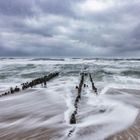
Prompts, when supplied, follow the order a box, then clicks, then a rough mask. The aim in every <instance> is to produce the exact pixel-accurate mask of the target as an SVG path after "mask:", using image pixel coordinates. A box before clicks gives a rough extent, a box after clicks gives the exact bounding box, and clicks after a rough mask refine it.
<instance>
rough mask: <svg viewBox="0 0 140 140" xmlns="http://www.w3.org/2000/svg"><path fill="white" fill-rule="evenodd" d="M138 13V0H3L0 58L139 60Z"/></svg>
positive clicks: (0, 3) (0, 11)
mask: <svg viewBox="0 0 140 140" xmlns="http://www.w3.org/2000/svg"><path fill="white" fill-rule="evenodd" d="M92 5H93V7H92ZM139 13H140V2H139V1H138V0H133V1H132V0H124V1H121V0H107V1H104V0H98V1H97V0H30V1H29V0H24V1H23V0H14V1H11V0H1V1H0V18H1V20H0V49H1V51H0V56H92V57H110V56H121V57H123V56H124V57H127V56H130V57H136V56H137V57H138V56H140V41H139V40H140V22H139V18H140V15H139Z"/></svg>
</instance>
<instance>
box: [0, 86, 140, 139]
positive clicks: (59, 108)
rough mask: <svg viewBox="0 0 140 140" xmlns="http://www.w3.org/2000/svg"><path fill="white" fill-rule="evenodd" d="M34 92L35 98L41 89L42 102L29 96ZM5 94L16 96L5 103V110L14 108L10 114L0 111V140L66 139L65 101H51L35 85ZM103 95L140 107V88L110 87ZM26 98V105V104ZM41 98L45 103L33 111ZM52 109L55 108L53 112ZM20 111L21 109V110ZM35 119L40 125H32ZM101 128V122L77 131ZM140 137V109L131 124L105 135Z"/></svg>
mask: <svg viewBox="0 0 140 140" xmlns="http://www.w3.org/2000/svg"><path fill="white" fill-rule="evenodd" d="M32 92H33V93H32ZM34 92H37V95H35V98H36V97H39V94H40V93H39V92H41V94H42V97H39V98H41V102H40V100H39V101H38V100H36V99H35V98H32V97H33V96H34ZM38 93H39V94H38ZM112 93H113V94H112ZM27 94H29V99H27V100H26V99H25V100H22V97H20V96H23V99H24V96H27ZM8 96H9V97H8ZM8 96H7V97H8V100H11V99H10V98H11V97H12V98H14V97H16V98H17V99H16V100H14V99H13V101H14V102H15V103H12V104H11V103H9V105H8V106H9V108H8V109H7V111H10V108H11V110H13V111H12V112H11V115H9V114H10V113H8V112H6V111H4V115H3V114H1V115H0V123H1V125H0V140H56V139H60V140H61V139H62V138H63V139H68V137H65V138H64V136H65V134H66V133H67V132H68V130H69V126H68V125H67V124H65V123H66V122H65V120H64V119H62V118H63V116H64V112H65V111H66V108H65V107H63V105H64V103H65V102H63V101H60V99H58V100H56V101H55V102H53V101H52V102H53V103H52V102H51V101H50V100H51V99H50V97H49V96H48V97H46V95H45V94H44V90H40V89H39V90H37V91H36V89H30V90H28V93H27V92H26V91H24V92H23V93H19V94H18V93H17V94H15V95H8ZM104 96H107V97H108V98H110V99H114V100H120V101H122V102H124V103H126V104H129V105H132V106H135V107H136V108H138V109H139V110H140V102H139V101H140V91H139V90H131V89H127V90H126V89H110V90H109V91H107V93H106V95H104ZM7 97H3V98H2V100H7ZM18 98H20V102H18ZM43 98H44V99H43ZM32 99H33V100H35V102H36V103H35V102H33V104H30V102H29V100H32ZM42 100H43V101H42ZM52 100H53V99H52ZM25 102H27V106H25ZM43 102H44V103H45V102H48V104H47V105H41V107H39V108H38V107H37V106H36V107H35V108H36V109H33V110H34V111H35V110H36V111H37V112H35V113H33V111H32V110H31V108H32V107H33V106H35V105H37V104H39V103H42V104H43ZM84 102H85V101H84V100H83V102H82V103H83V104H84ZM6 103H8V102H4V104H2V103H1V104H0V105H3V107H4V108H5V109H6V108H7V107H8V106H7V104H6ZM10 105H12V106H10ZM15 107H17V110H16V109H15V110H14V108H15ZM18 107H19V108H18ZM81 107H82V106H81ZM27 108H30V109H29V111H25V112H24V109H27ZM45 108H47V109H45ZM82 108H83V107H82ZM1 109H2V108H1ZM20 109H21V110H20ZM39 110H43V111H46V113H45V114H44V113H43V114H39V112H40V111H39ZM51 110H52V112H51ZM53 110H55V111H54V112H53ZM20 111H21V112H20ZM22 111H23V112H24V113H22ZM30 111H31V112H32V113H31V114H30ZM47 111H48V113H47ZM41 113H42V112H41ZM6 114H8V115H6ZM79 114H80V113H79ZM81 114H82V113H81ZM81 114H80V115H81ZM32 115H33V116H32ZM59 115H60V118H61V119H59V120H55V119H54V123H52V125H50V124H49V123H48V124H47V123H46V122H47V120H51V118H53V117H55V116H59ZM80 115H79V118H80ZM93 115H94V113H93ZM26 119H27V120H26ZM32 119H33V122H32V123H31V124H28V125H27V126H30V127H29V128H27V126H26V124H25V126H24V123H30V120H32ZM120 119H121V114H120ZM62 120H63V121H62ZM18 121H19V124H18ZM22 121H23V124H22V123H21V124H22V125H21V124H20V122H22ZM52 121H53V119H52ZM55 121H56V123H55ZM38 122H39V124H40V123H41V124H42V125H35V124H36V123H38ZM43 123H45V125H43ZM2 124H3V125H2ZM6 125H8V127H6ZM32 125H33V127H32ZM34 125H35V126H34ZM100 128H102V125H94V126H89V127H84V128H81V130H80V131H78V132H77V134H78V135H79V136H80V135H82V136H83V135H85V136H86V135H88V133H89V135H91V133H93V134H94V133H95V134H96V129H100ZM91 139H92V137H91ZM139 139H140V113H139V114H138V116H137V117H136V120H135V121H134V122H133V124H132V125H131V126H129V127H128V128H127V129H125V130H122V131H120V132H117V133H116V134H113V135H111V136H109V137H108V138H106V140H139Z"/></svg>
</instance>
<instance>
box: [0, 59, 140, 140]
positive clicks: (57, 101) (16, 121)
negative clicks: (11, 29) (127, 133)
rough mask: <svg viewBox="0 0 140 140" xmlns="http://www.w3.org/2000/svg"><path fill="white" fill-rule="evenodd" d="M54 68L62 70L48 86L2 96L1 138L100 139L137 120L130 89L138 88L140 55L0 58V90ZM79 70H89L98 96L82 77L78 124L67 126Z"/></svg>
mask: <svg viewBox="0 0 140 140" xmlns="http://www.w3.org/2000/svg"><path fill="white" fill-rule="evenodd" d="M55 71H58V72H60V75H59V77H56V78H55V79H53V80H51V81H49V82H48V83H47V88H44V87H42V86H41V85H39V86H37V87H35V88H33V89H29V90H26V91H24V92H23V93H20V94H15V95H9V96H5V97H3V98H0V139H6V140H12V139H13V140H15V138H17V140H18V139H20V140H21V139H33V140H34V139H36V140H38V139H43V135H44V137H45V138H46V140H48V139H50V140H54V139H57V140H58V139H60V140H65V139H72V140H87V139H88V140H103V139H105V138H107V137H108V136H110V135H113V134H115V133H117V132H120V131H122V130H125V129H126V128H128V127H129V126H131V125H132V124H133V122H134V121H135V119H136V117H137V115H138V113H139V109H138V107H137V106H139V105H140V102H139V98H136V97H134V96H133V91H140V59H96V58H93V59H91V58H90V59H89V58H61V59H58V58H0V94H2V93H3V92H5V91H7V90H8V89H9V88H10V87H15V86H16V85H17V86H20V84H21V83H23V82H26V81H31V80H32V79H35V78H39V77H42V76H44V75H47V74H49V73H50V72H55ZM81 72H87V73H91V75H92V78H93V81H94V83H95V86H96V87H97V89H98V94H99V95H98V96H96V95H95V93H94V92H93V91H92V88H91V84H90V80H89V78H88V77H86V78H85V83H86V84H87V85H88V87H86V88H83V90H82V93H81V95H82V98H81V101H80V102H79V107H78V114H77V124H75V125H71V124H69V120H70V116H71V114H72V112H73V110H74V105H73V104H74V100H75V97H76V94H77V91H76V89H75V86H76V85H78V84H79V81H80V73H81ZM130 90H131V91H132V92H131V93H130V92H129V91H130ZM138 93H139V94H140V92H138ZM134 102H135V104H137V105H135V104H134ZM100 109H104V110H105V112H102V113H101V112H100ZM42 129H43V130H42ZM41 130H42V131H43V132H44V133H43V132H42V131H41ZM49 130H51V132H50V131H49ZM70 130H74V132H73V133H72V135H71V136H70V137H67V135H68V133H69V131H70ZM29 132H31V133H29ZM45 138H44V139H45Z"/></svg>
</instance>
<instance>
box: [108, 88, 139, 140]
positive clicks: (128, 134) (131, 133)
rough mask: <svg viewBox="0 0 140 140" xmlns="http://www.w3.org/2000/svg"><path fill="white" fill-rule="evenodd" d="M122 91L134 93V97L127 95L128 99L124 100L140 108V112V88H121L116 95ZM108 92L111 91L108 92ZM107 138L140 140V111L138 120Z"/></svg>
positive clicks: (109, 139)
mask: <svg viewBox="0 0 140 140" xmlns="http://www.w3.org/2000/svg"><path fill="white" fill-rule="evenodd" d="M120 92H123V93H127V94H128V95H132V96H133V98H132V97H131V96H130V97H127V99H124V102H126V103H128V104H131V105H133V106H135V107H136V108H138V109H139V112H140V90H134V89H119V90H118V91H117V93H116V95H117V94H119V93H120ZM108 94H110V93H109V92H108ZM120 95H121V93H120ZM111 98H112V97H111ZM119 99H120V98H119ZM120 100H123V99H120ZM120 119H121V114H120ZM106 140H140V113H139V114H138V115H137V118H136V120H135V121H134V123H133V124H132V125H131V126H130V127H128V128H127V129H125V130H122V131H120V132H118V133H116V134H114V135H112V136H110V137H108V138H106Z"/></svg>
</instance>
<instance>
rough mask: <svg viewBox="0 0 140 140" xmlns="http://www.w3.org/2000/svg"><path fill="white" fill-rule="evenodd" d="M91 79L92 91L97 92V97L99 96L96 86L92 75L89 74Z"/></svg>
mask: <svg viewBox="0 0 140 140" xmlns="http://www.w3.org/2000/svg"><path fill="white" fill-rule="evenodd" d="M89 78H90V82H91V85H92V90H93V91H94V92H95V94H96V95H98V92H97V88H96V87H95V84H94V82H93V80H92V76H91V73H89Z"/></svg>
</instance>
